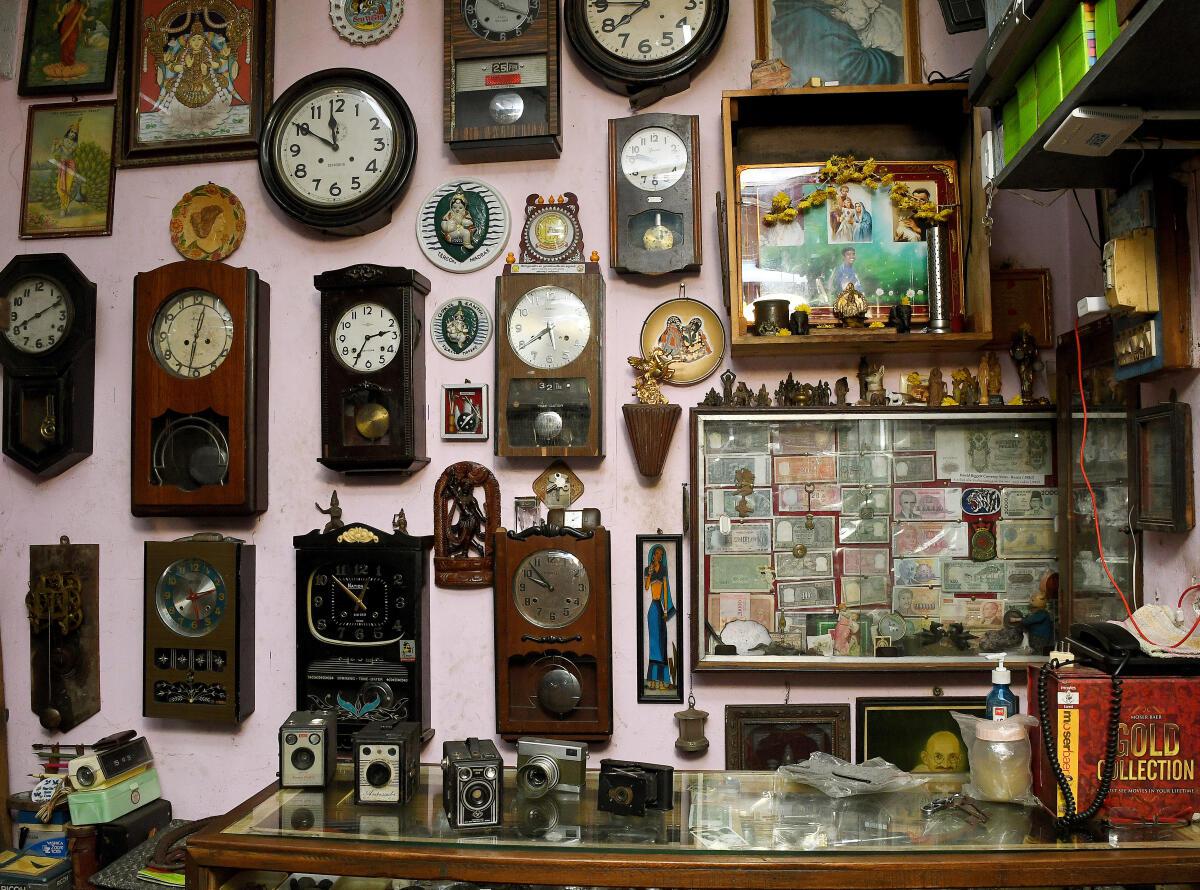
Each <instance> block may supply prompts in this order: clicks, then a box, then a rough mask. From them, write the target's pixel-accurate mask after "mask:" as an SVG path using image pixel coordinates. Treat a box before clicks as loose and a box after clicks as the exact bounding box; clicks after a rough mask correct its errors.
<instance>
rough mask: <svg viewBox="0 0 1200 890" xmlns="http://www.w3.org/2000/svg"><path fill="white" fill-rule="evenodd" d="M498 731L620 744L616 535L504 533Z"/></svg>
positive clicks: (498, 608)
mask: <svg viewBox="0 0 1200 890" xmlns="http://www.w3.org/2000/svg"><path fill="white" fill-rule="evenodd" d="M495 615H496V687H497V688H496V692H497V696H496V730H497V732H498V733H499V734H500V735H501V736H503V737H504V738H505V739H508V740H510V741H511V740H513V739H515V738H517V737H518V736H521V735H542V736H550V737H551V738H557V739H578V740H602V739H606V738H608V737H609V736H611V735H612V612H611V602H610V591H609V542H608V531H607V529H605V528H603V527H600V528H596V529H594V530H592V531H578V530H576V529H570V528H556V527H552V526H544V525H543V526H534V527H532V528H529V529H526V530H525V531H523V532H507V531H505V530H504V529H500V530H499V531H497V532H496V585H495Z"/></svg>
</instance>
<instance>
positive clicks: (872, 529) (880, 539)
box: [838, 514, 891, 544]
mask: <svg viewBox="0 0 1200 890" xmlns="http://www.w3.org/2000/svg"><path fill="white" fill-rule="evenodd" d="M890 526H891V523H890V521H889V520H888V519H887V518H886V517H879V516H876V517H873V518H871V519H855V518H848V517H847V516H845V514H843V515H842V516H839V517H838V541H839V542H841V543H842V544H886V543H888V530H889V528H890Z"/></svg>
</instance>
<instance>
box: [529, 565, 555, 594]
mask: <svg viewBox="0 0 1200 890" xmlns="http://www.w3.org/2000/svg"><path fill="white" fill-rule="evenodd" d="M529 571H531V572H533V574H534V575H537V577H536V578H534V577H533V575H530V576H529V579H530V580H531V581H534V582H536V583H538V584H541V585H542V586H543V587H545V588H546V589H547V590H549V591H551V592H553V591H554V585H553V584H551V583H550V582H549V581H547V580H546V576H545V575H543V574H542V573H541V572H540V571H539V570H538V568H537V567H536V566H530V567H529Z"/></svg>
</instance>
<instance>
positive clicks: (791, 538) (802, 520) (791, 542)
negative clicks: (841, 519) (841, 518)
mask: <svg viewBox="0 0 1200 890" xmlns="http://www.w3.org/2000/svg"><path fill="white" fill-rule="evenodd" d="M808 524H809V520H808V519H807V518H806V517H802V516H796V517H789V518H786V519H776V520H775V547H774V549H776V550H791V549H792V548H793V547H795V546H796V545H797V544H803V545H804V546H805V547H806V548H808V549H809V550H832V549H833V517H832V516H814V517H812V528H809V527H808Z"/></svg>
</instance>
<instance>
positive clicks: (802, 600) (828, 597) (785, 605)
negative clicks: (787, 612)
mask: <svg viewBox="0 0 1200 890" xmlns="http://www.w3.org/2000/svg"><path fill="white" fill-rule="evenodd" d="M836 605H837V596H836V594H835V592H834V585H833V581H806V582H805V583H803V584H797V583H781V584H780V585H779V608H780V609H832V608H833V607H834V606H836ZM788 623H789V624H790V623H791V622H788Z"/></svg>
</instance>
